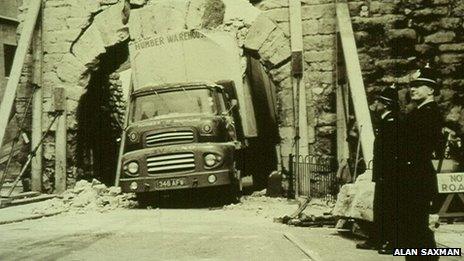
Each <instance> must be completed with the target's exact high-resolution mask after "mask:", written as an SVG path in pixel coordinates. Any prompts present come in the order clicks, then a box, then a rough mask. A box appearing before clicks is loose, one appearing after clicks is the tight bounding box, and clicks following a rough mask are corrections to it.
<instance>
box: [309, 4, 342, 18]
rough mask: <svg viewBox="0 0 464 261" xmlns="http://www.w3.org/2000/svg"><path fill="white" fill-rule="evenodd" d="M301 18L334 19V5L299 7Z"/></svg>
mask: <svg viewBox="0 0 464 261" xmlns="http://www.w3.org/2000/svg"><path fill="white" fill-rule="evenodd" d="M301 17H302V19H303V20H305V19H319V18H322V17H325V18H329V19H330V18H332V19H333V18H334V17H335V5H334V4H321V5H308V6H302V7H301Z"/></svg>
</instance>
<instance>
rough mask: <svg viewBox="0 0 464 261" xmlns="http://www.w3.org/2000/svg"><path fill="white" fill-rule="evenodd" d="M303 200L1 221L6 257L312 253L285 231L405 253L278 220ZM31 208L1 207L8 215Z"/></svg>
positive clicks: (333, 247)
mask: <svg viewBox="0 0 464 261" xmlns="http://www.w3.org/2000/svg"><path fill="white" fill-rule="evenodd" d="M42 204H43V203H42ZM296 207H297V205H296V202H288V201H286V200H284V199H269V198H265V197H259V198H249V199H247V200H245V201H244V203H243V204H240V205H236V206H227V207H225V208H212V209H209V208H190V209H184V208H161V209H118V210H114V211H109V212H106V213H99V212H97V211H88V212H86V213H84V214H76V213H65V214H61V215H58V216H53V217H48V218H42V219H38V220H29V221H24V222H20V223H12V224H6V225H0V235H1V236H0V260H131V259H134V260H310V259H309V258H308V257H307V256H306V255H305V254H304V253H303V252H302V251H301V250H300V249H299V248H298V247H296V246H295V244H293V243H291V242H290V241H289V240H288V239H286V238H285V237H284V234H287V235H290V236H292V237H294V238H296V239H297V240H298V241H299V242H301V243H302V244H303V245H304V246H306V247H307V248H308V249H309V250H310V251H311V252H312V253H313V254H315V255H318V256H320V257H321V259H322V260H348V261H349V260H353V261H354V260H403V259H402V258H394V257H392V256H380V255H377V253H376V252H374V251H363V250H356V249H355V247H354V246H355V243H356V241H355V240H353V239H349V238H344V237H342V236H340V235H339V234H337V232H336V231H335V229H334V228H301V227H291V226H287V225H282V224H278V223H274V222H273V218H274V217H278V216H282V215H284V214H290V213H291V212H292V211H294V210H295V209H296ZM27 208H28V207H27V206H25V207H22V208H19V207H11V208H5V209H0V219H2V218H4V217H7V216H8V215H10V216H12V215H13V214H11V213H13V212H15V211H16V213H19V212H18V211H19V210H21V211H22V212H21V213H23V214H24V213H26V212H27V210H26V209H27ZM30 208H31V207H30V206H29V209H30ZM8 213H10V214H8ZM16 215H19V214H16ZM449 229H451V227H449ZM449 232H450V233H451V234H453V235H459V233H456V231H449ZM461 235H462V234H461ZM448 243H449V244H454V243H453V242H448ZM442 260H448V259H442ZM449 260H451V259H449Z"/></svg>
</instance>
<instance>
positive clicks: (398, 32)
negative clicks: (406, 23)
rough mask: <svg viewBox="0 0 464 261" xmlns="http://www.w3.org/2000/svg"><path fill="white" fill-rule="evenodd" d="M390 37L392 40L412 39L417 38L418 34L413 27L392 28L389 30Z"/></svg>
mask: <svg viewBox="0 0 464 261" xmlns="http://www.w3.org/2000/svg"><path fill="white" fill-rule="evenodd" d="M387 35H388V38H389V40H390V41H392V40H396V39H410V40H416V38H417V34H416V31H414V30H413V29H392V30H389V31H388V34H387Z"/></svg>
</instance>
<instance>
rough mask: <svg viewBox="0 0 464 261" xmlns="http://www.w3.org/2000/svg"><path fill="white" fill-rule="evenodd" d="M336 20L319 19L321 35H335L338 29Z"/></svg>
mask: <svg viewBox="0 0 464 261" xmlns="http://www.w3.org/2000/svg"><path fill="white" fill-rule="evenodd" d="M336 23H337V21H336V18H335V17H331V18H324V17H323V18H321V19H319V24H318V30H317V31H318V33H319V34H322V35H324V34H335V28H336Z"/></svg>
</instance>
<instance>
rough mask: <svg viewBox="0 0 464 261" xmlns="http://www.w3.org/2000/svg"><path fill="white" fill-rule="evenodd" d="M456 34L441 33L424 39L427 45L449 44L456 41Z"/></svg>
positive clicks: (449, 32)
mask: <svg viewBox="0 0 464 261" xmlns="http://www.w3.org/2000/svg"><path fill="white" fill-rule="evenodd" d="M455 37H456V34H455V33H454V32H451V31H441V32H437V33H434V34H431V35H428V36H426V37H425V38H424V42H426V43H449V42H452V41H453V40H454V38H455Z"/></svg>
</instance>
